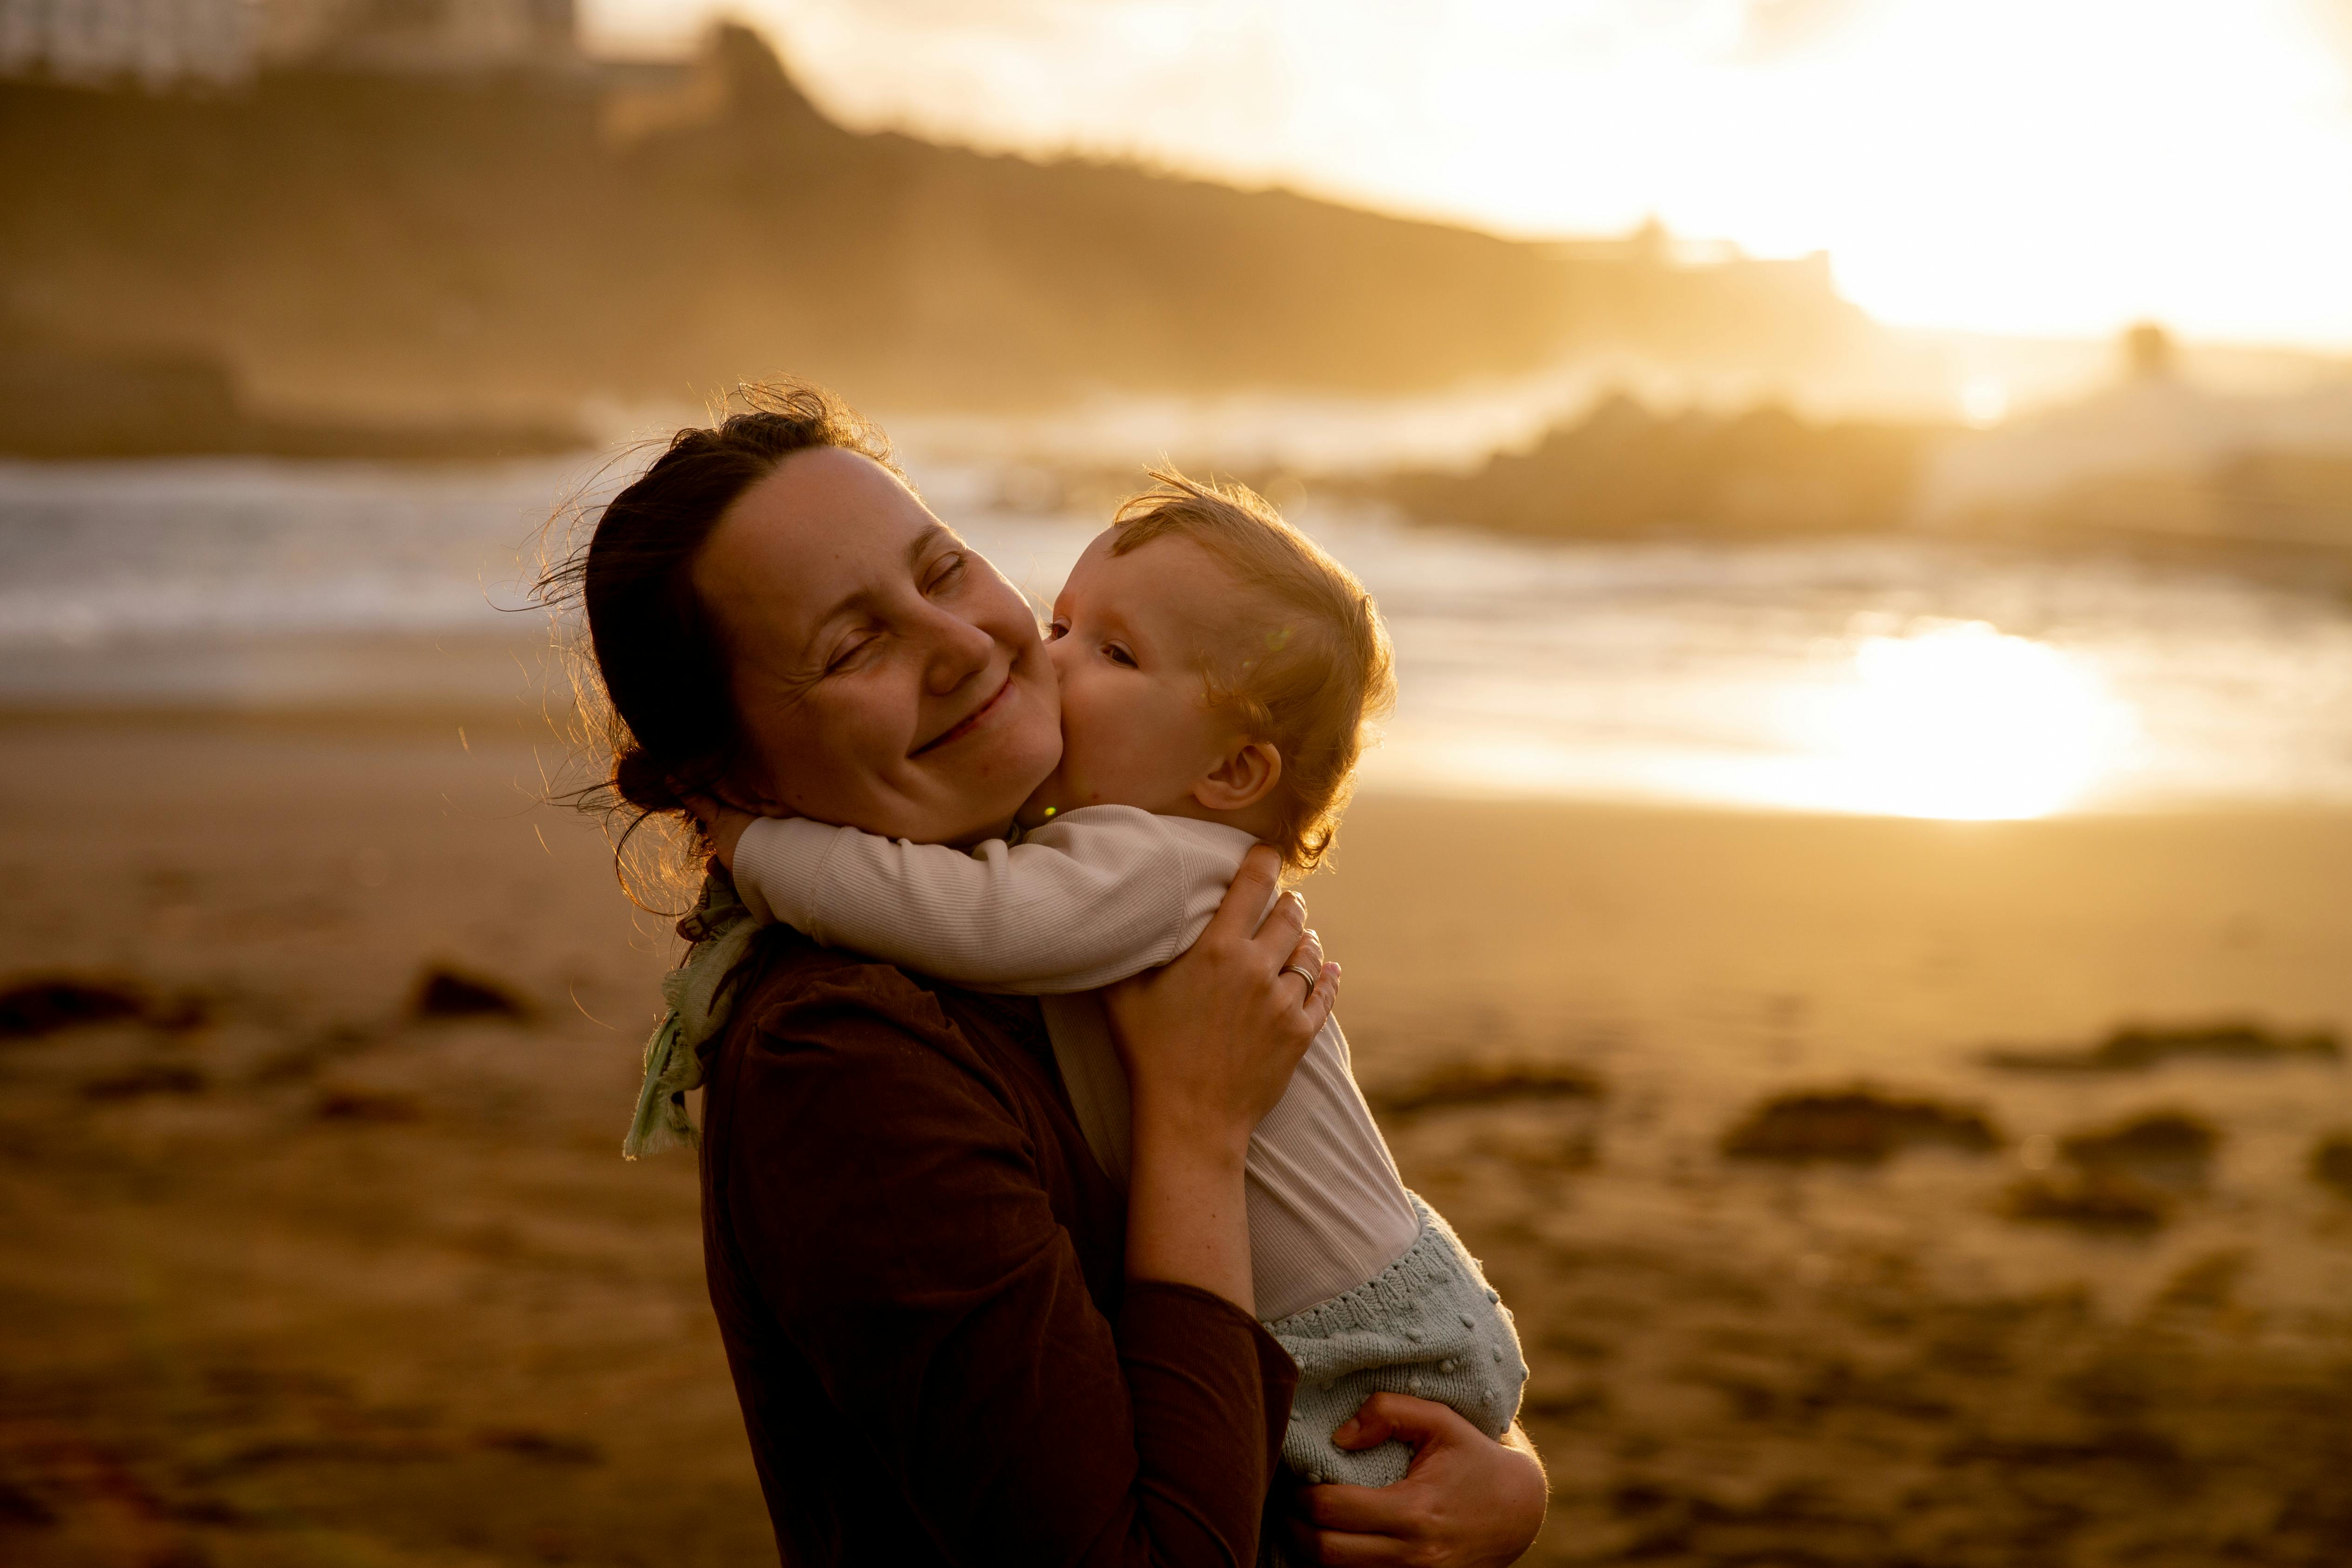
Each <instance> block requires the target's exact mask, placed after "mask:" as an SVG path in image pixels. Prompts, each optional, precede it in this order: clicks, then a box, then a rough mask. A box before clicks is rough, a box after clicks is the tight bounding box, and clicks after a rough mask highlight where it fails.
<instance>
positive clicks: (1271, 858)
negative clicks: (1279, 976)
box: [1201, 844, 1305, 942]
mask: <svg viewBox="0 0 2352 1568" xmlns="http://www.w3.org/2000/svg"><path fill="white" fill-rule="evenodd" d="M1281 880H1282V857H1281V856H1279V855H1277V854H1276V853H1275V852H1274V851H1273V850H1271V849H1269V848H1267V847H1265V845H1263V844H1258V845H1253V846H1252V847H1251V848H1250V852H1249V853H1248V854H1246V855H1244V856H1243V857H1242V868H1241V869H1240V870H1238V871H1236V872H1234V879H1233V882H1232V883H1231V884H1230V885H1229V886H1228V887H1227V888H1226V889H1225V896H1224V899H1223V901H1222V902H1220V903H1219V904H1218V905H1217V912H1216V914H1215V915H1214V916H1213V917H1212V918H1211V919H1210V921H1209V929H1208V930H1207V931H1203V932H1202V933H1201V935H1202V940H1203V941H1208V940H1210V939H1213V938H1222V939H1223V940H1225V941H1228V942H1247V941H1248V940H1249V939H1250V937H1251V935H1252V933H1254V932H1255V931H1257V929H1258V922H1259V920H1260V918H1261V917H1262V916H1263V915H1264V914H1265V903H1266V900H1268V899H1271V898H1273V897H1274V889H1275V888H1276V886H1277V885H1278V884H1279V883H1280V882H1281ZM1301 923H1302V924H1304V923H1305V922H1304V921H1301ZM1291 940H1293V941H1294V942H1295V941H1297V938H1296V937H1295V936H1294V937H1293V938H1292V939H1291Z"/></svg>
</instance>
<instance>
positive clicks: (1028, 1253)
mask: <svg viewBox="0 0 2352 1568" xmlns="http://www.w3.org/2000/svg"><path fill="white" fill-rule="evenodd" d="M862 973H872V972H870V971H867V972H862ZM943 1036H944V1037H946V1038H947V1047H943V1046H942V1044H941V1043H940V1042H941V1038H942V1037H943ZM953 1039H954V1030H953V1026H952V1025H950V1024H949V1023H948V1022H947V1021H946V1019H945V1018H944V1016H941V1015H940V1014H939V1012H938V1009H937V1005H936V1003H935V1002H933V1000H932V999H931V998H930V997H929V996H928V995H927V994H924V993H922V992H920V991H919V990H918V989H917V988H916V987H914V986H913V985H911V984H906V983H905V982H904V981H903V977H898V984H897V988H896V989H895V990H891V989H887V988H885V989H883V990H881V991H880V992H879V993H877V991H876V990H874V989H873V988H871V987H853V986H849V985H832V986H819V987H813V988H811V989H810V990H809V991H808V992H807V993H805V994H803V996H802V997H801V998H800V1000H798V1001H797V1002H795V1003H794V1004H793V1005H792V1006H791V1007H789V1008H787V1009H780V1010H779V1012H778V1013H776V1014H774V1015H772V1016H768V1017H765V1018H763V1019H761V1023H760V1037H759V1039H758V1041H757V1043H756V1044H755V1045H754V1047H752V1048H751V1050H750V1051H749V1052H747V1054H746V1056H745V1058H744V1059H743V1063H742V1067H741V1069H740V1077H739V1078H738V1079H736V1080H735V1083H734V1085H733V1089H732V1096H731V1097H732V1100H733V1104H732V1105H731V1107H730V1110H729V1121H730V1127H731V1130H732V1131H731V1134H730V1145H731V1147H730V1154H729V1156H728V1162H729V1170H730V1175H729V1181H728V1187H729V1194H730V1195H729V1199H728V1204H727V1208H728V1214H729V1216H730V1217H729V1222H728V1230H729V1231H730V1235H731V1238H732V1241H733V1244H734V1246H735V1247H736V1248H737V1249H738V1256H739V1257H740V1259H741V1262H740V1267H741V1268H743V1269H744V1270H745V1271H746V1272H747V1274H748V1275H749V1277H750V1278H751V1279H752V1280H754V1281H755V1282H756V1289H757V1290H758V1292H759V1296H760V1299H761V1301H762V1302H763V1303H765V1305H766V1307H767V1309H768V1310H770V1311H771V1312H772V1313H773V1314H774V1317H775V1319H776V1321H777V1322H778V1324H779V1326H780V1328H781V1329H782V1331H783V1332H784V1333H785V1334H786V1335H788V1336H789V1338H790V1340H791V1342H792V1343H793V1345H794V1346H795V1347H796V1348H797V1349H798V1351H799V1352H800V1353H801V1354H802V1355H803V1356H805V1357H806V1358H807V1360H808V1362H809V1363H810V1364H811V1365H812V1366H813V1367H814V1370H815V1373H816V1375H817V1377H818V1378H819V1380H820V1381H821V1383H822V1384H823V1386H824V1391H825V1394H826V1396H827V1403H828V1404H829V1405H830V1406H831V1407H832V1408H833V1410H835V1412H838V1413H839V1417H840V1420H841V1421H842V1423H843V1429H842V1430H840V1431H838V1432H835V1433H831V1434H827V1435H826V1436H824V1442H825V1443H827V1444H828V1445H838V1446H839V1448H840V1450H841V1451H842V1452H845V1453H854V1454H856V1455H858V1456H859V1458H858V1461H857V1462H858V1463H859V1464H861V1465H862V1466H872V1467H875V1468H878V1469H879V1471H880V1472H881V1473H882V1474H883V1475H885V1476H887V1477H888V1478H890V1479H891V1481H892V1483H893V1485H894V1486H895V1488H896V1489H897V1490H898V1493H899V1495H901V1496H903V1497H904V1499H905V1500H906V1503H907V1506H908V1509H909V1510H912V1512H913V1514H914V1515H915V1516H916V1518H917V1520H918V1521H919V1524H920V1527H921V1530H922V1532H923V1533H924V1534H926V1535H928V1536H929V1538H930V1539H932V1540H934V1541H936V1542H939V1543H940V1546H941V1548H942V1549H943V1554H944V1555H946V1556H948V1557H950V1558H952V1559H954V1560H956V1561H960V1562H961V1561H971V1562H983V1561H984V1562H1002V1563H1024V1564H1028V1563H1034V1564H1041V1565H1042V1564H1079V1563H1084V1564H1145V1563H1161V1564H1194V1563H1201V1564H1209V1563H1215V1564H1228V1565H1230V1564H1246V1563H1250V1562H1251V1561H1252V1560H1253V1556H1254V1552H1255V1539H1256V1532H1257V1530H1258V1525H1259V1519H1260V1510H1261V1508H1262V1507H1263V1505H1264V1501H1265V1494H1266V1490H1267V1488H1268V1486H1269V1485H1270V1484H1271V1481H1272V1479H1273V1474H1274V1470H1275V1467H1276V1462H1277V1458H1278V1455H1279V1450H1280V1442H1281V1434H1282V1429H1283V1423H1284V1419H1285V1417H1286V1415H1287V1412H1288V1409H1289V1403H1290V1394H1291V1390H1292V1385H1293V1383H1294V1381H1295V1377H1296V1373H1295V1372H1294V1370H1293V1369H1292V1367H1291V1364H1290V1362H1289V1360H1288V1358H1287V1357H1286V1355H1285V1354H1284V1352H1282V1350H1281V1348H1280V1346H1278V1345H1277V1344H1276V1343H1275V1342H1273V1340H1272V1339H1271V1338H1270V1337H1269V1336H1267V1335H1266V1334H1265V1331H1263V1330H1262V1329H1261V1328H1260V1327H1259V1326H1258V1325H1257V1324H1256V1323H1255V1321H1252V1320H1251V1318H1250V1317H1249V1315H1248V1314H1247V1313H1245V1312H1244V1311H1242V1310H1240V1309H1239V1308H1237V1307H1235V1306H1234V1305H1233V1304H1232V1303H1230V1302H1228V1301H1225V1300H1222V1299H1220V1298H1218V1297H1216V1296H1213V1295H1211V1294H1209V1293H1207V1292H1204V1291H1202V1290H1198V1289H1192V1288H1191V1287H1187V1286H1180V1285H1174V1284H1168V1283H1159V1282H1152V1281H1133V1282H1130V1283H1129V1286H1128V1287H1127V1289H1126V1291H1125V1296H1124V1300H1123V1302H1122V1304H1121V1305H1120V1307H1119V1309H1118V1312H1117V1314H1116V1318H1115V1321H1114V1320H1106V1318H1105V1317H1104V1316H1103V1314H1102V1313H1101V1312H1100V1311H1099V1310H1097V1308H1096V1305H1095V1302H1094V1299H1093V1298H1092V1296H1091V1295H1090V1294H1089V1292H1088V1290H1087V1284H1086V1280H1085V1278H1084V1275H1083V1272H1082V1269H1081V1267H1080V1264H1079V1262H1078V1258H1077V1255H1076V1249H1075V1247H1073V1245H1072V1243H1071V1240H1070V1237H1069V1233H1068V1232H1067V1231H1066V1230H1065V1229H1064V1228H1063V1226H1062V1225H1061V1223H1060V1222H1059V1221H1058V1220H1057V1218H1056V1217H1055V1214H1054V1212H1053V1209H1052V1205H1051V1200H1050V1198H1049V1197H1048V1195H1047V1189H1046V1184H1045V1181H1044V1179H1043V1177H1042V1174H1041V1171H1040V1168H1039V1166H1038V1163H1037V1161H1038V1158H1039V1152H1038V1149H1037V1148H1036V1146H1035V1145H1034V1143H1033V1142H1032V1140H1031V1138H1030V1136H1029V1134H1028V1133H1027V1132H1026V1131H1024V1124H1023V1122H1022V1121H1021V1120H1020V1119H1019V1118H1018V1117H1017V1116H1016V1115H1014V1114H1013V1112H1012V1111H1010V1110H1008V1108H1007V1107H1006V1106H1005V1104H1004V1103H1003V1101H1002V1100H1000V1099H999V1098H998V1096H997V1095H996V1094H995V1093H993V1092H992V1089H991V1088H990V1086H989V1084H988V1082H987V1081H986V1076H985V1074H984V1073H981V1072H977V1071H975V1070H974V1069H973V1068H972V1067H971V1064H970V1063H969V1061H966V1060H963V1059H960V1058H959V1057H958V1056H957V1054H956V1052H955V1051H954V1050H953V1049H952V1048H948V1047H952V1044H953Z"/></svg>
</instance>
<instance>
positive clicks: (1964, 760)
mask: <svg viewBox="0 0 2352 1568" xmlns="http://www.w3.org/2000/svg"><path fill="white" fill-rule="evenodd" d="M1822 719H1823V720H1824V721H1825V722H1824V724H1823V725H1822V731H1823V732H1822V734H1821V736H1820V739H1821V741H1822V742H1823V745H1822V759H1821V761H1822V770H1821V774H1820V777H1821V779H1822V784H1824V785H1826V786H1828V787H1827V789H1826V790H1825V792H1824V793H1825V795H1826V796H1827V798H1824V799H1822V801H1821V802H1820V804H1821V805H1827V806H1830V807H1832V809H1843V810H1847V811H1866V812H1877V813H1885V814H1886V815H1890V816H1926V817H1944V818H1949V819H1953V820H1977V821H1990V820H1996V819H2003V818H2019V817H2033V816H2048V815H2050V814H2051V813H2053V812H2056V811H2062V810H2064V809H2065V808H2067V807H2069V806H2072V805H2078V804H2080V803H2081V802H2082V801H2083V800H2084V797H2085V796H2086V795H2089V794H2090V793H2092V791H2093V790H2094V789H2095V787H2096V785H2097V784H2099V783H2100V781H2101V780H2102V779H2103V778H2105V776H2107V775H2108V774H2109V773H2112V772H2113V771H2114V770H2115V769H2116V767H2117V766H2118V764H2119V763H2121V762H2122V760H2123V756H2124V752H2125V751H2126V747H2127V745H2128V743H2129V741H2130V738H2131V731H2132V719H2131V714H2130V711H2129V710H2128V709H2126V707H2125V706H2124V705H2123V704H2122V703H2120V702H2118V701H2117V700H2116V699H2115V698H2114V697H2113V696H2112V695H2110V694H2109V692H2108V690H2107V689H2106V686H2105V682H2104V681H2103V680H2101V679H2100V678H2099V675H2098V672H2097V671H2096V670H2095V669H2093V668H2090V667H2089V666H2088V665H2086V664H2084V662H2083V661H2082V660H2080V659H2078V658H2074V657H2072V656H2070V655H2068V654H2066V653H2064V652H2062V651H2061V650H2059V649H2057V648H2054V647H2051V646H2049V645H2048V644H2046V643H2040V642H2035V641H2032V639H2030V638H2026V637H2013V636H2009V635H2007V634H2004V633H2002V632H2000V631H1999V630H1997V629H1996V628H1994V627H1993V626H1989V625H1987V624H1985V623H1984V622H1981V621H1971V622H1965V623H1960V624H1958V625H1953V624H1945V625H1941V626H1930V627H1928V628H1927V629H1924V630H1920V631H1916V632H1914V633H1912V634H1910V635H1907V636H1899V637H1888V636H1869V637H1862V638H1860V639H1859V640H1858V641H1857V642H1856V643H1855V645H1854V647H1853V654H1852V660H1851V679H1850V683H1849V684H1848V686H1847V687H1846V689H1844V690H1843V691H1839V692H1835V693H1832V696H1831V700H1829V702H1828V703H1827V704H1825V707H1824V710H1823V712H1822Z"/></svg>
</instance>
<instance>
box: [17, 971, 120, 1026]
mask: <svg viewBox="0 0 2352 1568" xmlns="http://www.w3.org/2000/svg"><path fill="white" fill-rule="evenodd" d="M146 1011H147V998H146V996H145V994H143V993H142V992H141V991H140V990H139V989H138V988H137V987H136V986H134V985H131V984H126V983H123V982H120V981H113V980H92V979H82V978H75V977H72V976H68V975H50V976H44V977H42V978H39V979H34V980H25V981H20V982H18V983H17V984H15V985H11V986H9V987H8V988H7V989H6V990H5V991H0V1040H30V1039H37V1038H39V1037H42V1036H44V1035H52V1034H55V1033H57V1032H58V1030H60V1029H70V1028H74V1027H77V1026H80V1025H84V1024H109V1023H114V1022H117V1021H118V1020H121V1019H124V1018H138V1017H142V1016H145V1014H146Z"/></svg>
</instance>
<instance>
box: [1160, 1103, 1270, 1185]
mask: <svg viewBox="0 0 2352 1568" xmlns="http://www.w3.org/2000/svg"><path fill="white" fill-rule="evenodd" d="M1129 1129H1130V1131H1129V1139H1130V1142H1132V1144H1133V1146H1134V1148H1135V1151H1136V1158H1137V1159H1138V1160H1140V1159H1141V1158H1143V1151H1144V1150H1145V1149H1147V1148H1148V1149H1150V1151H1151V1152H1152V1153H1153V1155H1154V1156H1155V1157H1157V1158H1159V1159H1160V1160H1162V1161H1166V1162H1169V1163H1172V1164H1174V1165H1179V1166H1181V1167H1182V1168H1183V1169H1184V1170H1185V1172H1186V1173H1188V1174H1191V1175H1194V1176H1200V1177H1206V1178H1214V1177H1215V1176H1217V1175H1219V1174H1221V1173H1226V1172H1230V1173H1232V1174H1233V1176H1234V1179H1235V1180H1239V1179H1240V1176H1241V1172H1242V1167H1243V1166H1244V1164H1246V1163H1248V1160H1249V1145H1250V1134H1251V1133H1252V1132H1254V1131H1256V1129H1255V1128H1254V1127H1250V1126H1246V1125H1244V1124H1242V1123H1240V1122H1237V1121H1234V1119H1233V1118H1232V1117H1230V1116H1218V1115H1216V1114H1214V1113H1213V1112H1209V1111H1204V1110H1197V1109H1194V1108H1192V1107H1187V1106H1185V1105H1183V1104H1181V1103H1180V1102H1171V1101H1167V1100H1156V1099H1153V1098H1152V1097H1150V1096H1149V1095H1147V1094H1138V1095H1136V1097H1135V1100H1134V1102H1133V1104H1132V1106H1131V1108H1130V1110H1129Z"/></svg>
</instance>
